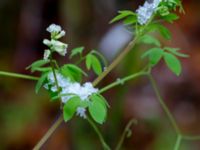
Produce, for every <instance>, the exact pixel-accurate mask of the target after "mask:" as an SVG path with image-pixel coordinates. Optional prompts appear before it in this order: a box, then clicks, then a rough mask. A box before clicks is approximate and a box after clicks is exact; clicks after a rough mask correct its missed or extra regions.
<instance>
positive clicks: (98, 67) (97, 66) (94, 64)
mask: <svg viewBox="0 0 200 150" xmlns="http://www.w3.org/2000/svg"><path fill="white" fill-rule="evenodd" d="M92 69H93V70H94V72H95V73H96V74H97V75H100V74H101V73H102V67H101V63H100V61H99V60H98V59H97V58H96V57H95V56H94V55H92Z"/></svg>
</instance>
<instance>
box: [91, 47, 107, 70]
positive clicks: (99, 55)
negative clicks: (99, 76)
mask: <svg viewBox="0 0 200 150" xmlns="http://www.w3.org/2000/svg"><path fill="white" fill-rule="evenodd" d="M90 53H91V54H94V55H96V56H97V57H99V59H100V60H101V61H102V62H103V63H104V66H105V67H106V66H107V65H108V62H107V60H106V58H105V57H104V56H103V55H102V54H101V53H100V52H98V51H97V50H92V51H91V52H90Z"/></svg>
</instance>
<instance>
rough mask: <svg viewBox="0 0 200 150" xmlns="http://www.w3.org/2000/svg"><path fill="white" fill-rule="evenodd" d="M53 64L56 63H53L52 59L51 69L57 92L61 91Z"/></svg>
mask: <svg viewBox="0 0 200 150" xmlns="http://www.w3.org/2000/svg"><path fill="white" fill-rule="evenodd" d="M53 63H54V62H53V60H52V58H50V65H51V69H52V72H53V76H54V79H55V83H56V88H57V90H58V91H59V85H58V79H57V77H56V71H55V69H54V65H53Z"/></svg>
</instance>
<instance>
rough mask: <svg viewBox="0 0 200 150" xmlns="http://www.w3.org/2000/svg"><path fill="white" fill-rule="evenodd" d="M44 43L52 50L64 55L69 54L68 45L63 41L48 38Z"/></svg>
mask: <svg viewBox="0 0 200 150" xmlns="http://www.w3.org/2000/svg"><path fill="white" fill-rule="evenodd" d="M43 43H44V44H45V45H47V46H48V47H50V48H51V50H53V51H56V52H57V53H59V54H60V55H62V56H65V55H66V54H67V47H68V45H67V44H65V43H63V42H60V41H57V40H53V39H52V40H51V41H50V40H48V39H44V40H43Z"/></svg>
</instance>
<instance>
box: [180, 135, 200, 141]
mask: <svg viewBox="0 0 200 150" xmlns="http://www.w3.org/2000/svg"><path fill="white" fill-rule="evenodd" d="M183 139H184V140H190V141H194V140H200V135H197V136H188V135H184V136H183Z"/></svg>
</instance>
